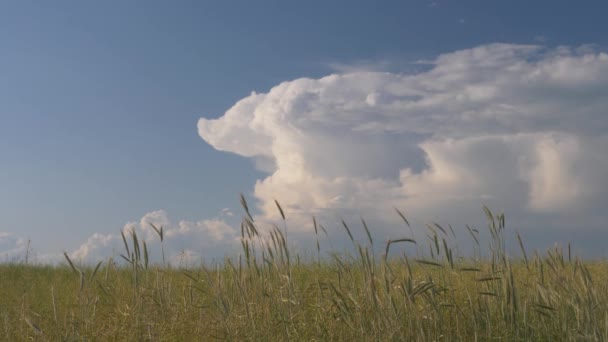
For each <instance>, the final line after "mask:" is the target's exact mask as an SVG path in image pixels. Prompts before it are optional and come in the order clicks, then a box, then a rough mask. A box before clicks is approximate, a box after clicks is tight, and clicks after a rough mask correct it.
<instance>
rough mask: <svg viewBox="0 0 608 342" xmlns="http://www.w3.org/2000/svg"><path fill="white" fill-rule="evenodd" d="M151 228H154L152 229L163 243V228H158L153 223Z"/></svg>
mask: <svg viewBox="0 0 608 342" xmlns="http://www.w3.org/2000/svg"><path fill="white" fill-rule="evenodd" d="M150 226H152V229H154V231H155V232H156V234H158V236H159V237H160V242H163V238H164V236H163V226H160V228H157V227H156V226H155V225H154V224H153V223H150Z"/></svg>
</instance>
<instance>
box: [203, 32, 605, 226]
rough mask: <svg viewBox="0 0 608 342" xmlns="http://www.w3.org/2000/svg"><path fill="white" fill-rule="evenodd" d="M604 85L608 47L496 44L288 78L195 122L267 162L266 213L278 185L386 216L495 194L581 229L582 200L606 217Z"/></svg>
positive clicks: (435, 212)
mask: <svg viewBox="0 0 608 342" xmlns="http://www.w3.org/2000/svg"><path fill="white" fill-rule="evenodd" d="M606 89H608V54H606V53H603V52H597V51H595V50H594V49H593V47H588V46H586V47H582V48H576V49H573V48H568V47H559V48H555V49H547V48H543V47H540V46H534V45H510V44H491V45H484V46H480V47H476V48H473V49H467V50H461V51H456V52H452V53H447V54H442V55H440V56H438V57H437V58H435V59H434V60H433V61H432V64H431V67H430V69H429V70H427V71H425V72H420V73H416V74H398V73H388V72H351V73H344V74H334V75H329V76H326V77H323V78H320V79H309V78H302V79H296V80H293V81H288V82H283V83H281V84H279V85H277V86H275V87H274V88H272V89H271V90H270V91H269V92H268V93H252V94H251V95H250V96H248V97H246V98H243V99H242V100H240V101H238V102H237V103H236V104H235V105H234V106H233V107H232V108H230V109H229V110H228V111H227V112H226V113H225V114H224V115H223V116H221V117H219V118H218V119H201V120H200V121H199V123H198V130H199V134H200V136H201V137H202V138H203V139H204V140H205V141H206V142H208V143H209V144H210V145H212V146H213V147H214V148H216V149H218V150H220V151H227V152H232V153H236V154H239V155H241V156H244V157H248V158H252V159H253V160H255V161H256V164H257V165H258V166H263V167H261V169H262V171H265V172H267V173H268V176H267V177H266V178H264V179H260V180H258V181H257V182H256V184H255V186H254V195H255V198H256V200H257V201H258V205H259V208H260V209H261V217H264V218H269V219H273V218H277V215H278V213H277V210H276V207H275V204H274V199H278V200H279V201H280V202H281V204H282V205H283V207H284V209H285V211H286V212H287V213H288V215H289V214H291V216H296V218H297V216H298V215H300V214H301V215H304V216H306V215H310V214H321V213H324V214H328V213H344V212H357V213H361V214H362V215H364V216H374V215H375V216H377V217H379V218H380V219H381V217H382V216H383V215H384V214H385V213H387V212H388V211H389V210H391V208H392V207H393V206H398V207H401V208H404V209H405V210H406V211H408V212H409V213H411V214H412V215H414V216H417V217H421V218H423V219H429V218H433V217H437V216H440V215H441V216H442V217H449V218H452V219H454V221H456V222H455V223H460V222H467V220H469V219H470V218H469V217H468V215H469V214H470V213H471V212H476V213H478V212H480V207H481V204H482V203H490V204H493V205H495V206H497V207H498V208H500V209H504V210H505V211H506V212H507V214H508V215H509V214H511V215H515V216H516V217H519V218H521V222H527V226H526V227H524V228H532V226H535V225H537V226H543V225H546V224H548V222H549V221H543V220H544V219H543V217H546V215H547V214H550V215H554V217H560V218H563V219H561V220H560V221H559V222H560V225H561V226H562V228H567V227H570V228H577V229H579V228H581V227H580V226H579V224H578V223H577V220H580V219H581V218H584V217H585V216H584V215H586V214H589V213H591V214H593V215H592V216H593V217H598V218H606V217H605V216H606V215H605V214H604V212H603V211H601V209H598V208H597V207H598V206H597V205H596V204H595V203H598V201H602V200H608V196H607V195H608V155H607V154H606V153H605V151H606V150H607V148H608V133H607V132H608V119H607V118H606V113H608V97H606V96H605V95H606ZM465 213H466V214H465ZM575 214H576V215H575ZM600 221H601V220H599V219H598V220H595V221H594V222H589V221H585V223H586V225H588V226H590V227H597V226H598V225H599V224H600V223H599V222H600ZM301 222H308V220H306V221H301ZM551 223H552V224H553V223H555V220H552V221H551ZM309 226H310V224H306V225H304V224H302V225H296V229H298V227H302V228H299V229H301V230H306V229H307V228H310V227H309ZM556 228H558V227H556Z"/></svg>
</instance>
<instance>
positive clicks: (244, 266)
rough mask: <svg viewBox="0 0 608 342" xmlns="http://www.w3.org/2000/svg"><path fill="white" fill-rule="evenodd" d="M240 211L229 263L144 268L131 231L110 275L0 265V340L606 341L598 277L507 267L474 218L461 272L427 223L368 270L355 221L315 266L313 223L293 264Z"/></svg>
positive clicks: (543, 265) (369, 247)
mask: <svg viewBox="0 0 608 342" xmlns="http://www.w3.org/2000/svg"><path fill="white" fill-rule="evenodd" d="M242 204H243V207H244V209H245V212H246V216H245V219H244V221H243V223H242V225H241V243H242V253H241V254H240V255H239V256H235V257H233V258H227V259H226V260H225V261H224V262H223V263H220V264H216V265H213V266H210V265H201V266H200V267H191V268H187V269H186V268H175V267H171V266H169V265H167V264H166V263H165V262H164V248H163V251H162V254H163V263H162V264H161V265H155V264H151V263H150V262H149V252H150V251H148V248H147V245H146V243H145V242H143V241H142V240H140V239H139V238H138V236H137V234H136V233H135V232H134V231H131V232H123V234H122V237H123V243H124V253H123V254H122V255H121V258H122V260H123V261H124V262H125V263H124V264H123V265H122V266H119V265H117V263H115V262H114V261H113V260H111V259H110V260H107V261H105V262H103V263H99V264H97V265H96V267H78V266H77V265H76V264H75V263H74V262H73V261H72V260H70V258H69V256H68V255H67V254H66V255H65V257H66V265H65V266H61V267H50V266H25V265H19V264H4V265H0V286H1V288H2V294H1V295H0V340H6V341H18V340H35V341H84V340H131V341H141V340H150V341H160V340H162V341H165V340H169V341H184V340H205V341H206V340H213V339H219V340H229V341H246V340H261V341H285V340H293V341H304V340H307V341H312V340H314V341H319V340H323V341H325V340H336V341H351V340H365V341H488V340H502V341H579V340H580V341H584V340H589V341H606V340H608V285H607V284H608V282H607V280H608V272H606V271H607V266H606V264H605V263H604V262H583V261H582V260H580V259H578V258H575V257H573V256H572V255H571V251H570V248H569V246H568V250H567V252H566V253H564V251H563V250H562V249H560V248H557V247H556V248H554V249H551V250H549V251H547V252H546V253H544V254H543V255H541V254H539V253H536V254H534V255H533V256H532V255H529V251H526V248H525V241H524V239H522V238H521V236H519V234H518V235H517V238H518V245H519V247H520V249H521V257H518V258H510V257H509V256H508V255H507V253H506V251H505V249H506V248H505V239H504V231H505V229H506V227H505V217H504V215H502V214H501V215H495V214H494V213H492V212H491V211H490V210H489V209H488V208H484V210H485V213H486V216H487V221H488V231H489V233H490V237H491V238H490V241H488V243H489V247H488V248H487V250H485V253H482V249H485V247H484V242H483V241H481V240H480V238H479V231H478V230H476V229H472V228H470V227H467V228H468V232H469V233H470V237H471V239H472V241H473V242H474V245H475V250H476V252H475V253H474V255H473V256H472V257H470V258H459V257H457V256H456V254H457V253H455V247H454V244H455V241H456V235H455V233H454V230H453V229H452V227H451V226H448V227H444V226H441V225H439V224H435V223H433V224H429V225H427V227H426V228H425V229H426V233H427V234H426V239H425V240H418V241H417V240H415V239H414V236H413V230H412V231H411V233H409V234H408V236H401V237H395V238H394V239H391V240H389V241H387V242H384V243H382V244H383V246H382V247H383V248H382V250H383V251H384V253H383V254H382V255H381V256H380V257H377V254H374V252H373V251H374V249H373V247H374V246H375V245H378V244H380V242H379V241H374V239H373V237H372V234H371V233H370V228H369V227H368V225H367V223H366V222H365V220H363V219H362V220H361V224H362V226H363V230H364V232H365V236H366V241H365V243H359V242H357V241H356V240H355V239H354V238H353V234H352V231H353V227H350V226H348V225H347V224H346V222H342V224H343V228H344V230H345V236H346V237H348V239H349V241H351V243H352V245H353V251H354V253H351V254H339V253H335V252H330V253H328V257H327V258H325V257H323V256H322V253H321V248H320V247H319V241H320V239H323V234H322V233H325V235H326V233H327V232H326V230H325V228H323V227H322V226H321V225H319V224H318V223H317V221H316V220H315V219H313V225H314V234H315V242H316V258H312V259H316V260H308V259H307V260H306V261H302V258H301V257H300V256H299V255H297V254H294V253H293V252H292V251H291V250H290V248H288V239H287V232H288V230H287V219H286V216H285V212H284V211H283V209H282V208H281V206H280V205H279V203H278V202H277V203H276V204H277V209H278V210H279V211H280V214H281V219H282V225H283V228H279V227H278V226H273V227H272V228H271V229H270V230H269V231H268V233H266V234H264V233H262V229H261V227H259V226H258V225H257V223H256V222H255V221H254V219H253V217H252V216H251V214H250V213H249V209H248V207H247V203H246V201H245V199H244V198H242ZM397 213H398V215H399V216H400V217H401V218H402V219H403V221H404V224H406V225H408V226H409V221H408V220H407V218H406V217H405V216H404V215H403V214H402V213H401V212H400V211H398V210H397ZM154 229H155V230H156V231H157V233H158V235H159V238H160V239H161V240H162V239H163V233H162V227H161V228H157V227H154ZM408 245H409V246H415V248H416V253H415V254H411V253H410V254H406V253H404V252H403V251H404V247H405V246H408ZM482 254H483V255H486V256H487V257H485V258H482V257H481V255H482Z"/></svg>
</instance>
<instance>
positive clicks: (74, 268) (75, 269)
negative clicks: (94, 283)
mask: <svg viewBox="0 0 608 342" xmlns="http://www.w3.org/2000/svg"><path fill="white" fill-rule="evenodd" d="M63 256H65V259H66V260H67V261H68V264H69V265H70V267H71V268H72V271H74V273H75V274H79V273H80V269H78V268H77V267H76V266H74V263H72V260H71V259H70V257H69V256H68V253H67V252H65V251H64V252H63Z"/></svg>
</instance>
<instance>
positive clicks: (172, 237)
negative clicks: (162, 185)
mask: <svg viewBox="0 0 608 342" xmlns="http://www.w3.org/2000/svg"><path fill="white" fill-rule="evenodd" d="M151 224H153V225H154V226H156V227H157V228H158V229H160V228H161V227H162V228H163V232H164V242H163V243H164V248H165V252H166V256H167V260H169V261H171V262H174V263H178V264H179V262H187V263H193V262H197V261H198V262H200V261H202V259H201V258H202V257H203V256H204V257H207V258H213V257H215V258H222V257H223V256H224V254H226V253H228V254H229V252H230V251H231V249H232V248H234V247H235V245H236V242H237V240H236V239H237V231H236V230H235V229H234V228H233V227H231V226H230V225H229V224H227V223H226V222H224V221H222V220H219V219H212V220H201V221H197V222H192V221H184V220H182V221H179V222H178V223H177V224H173V223H172V222H171V220H170V219H169V217H168V216H167V213H166V212H165V211H164V210H157V211H152V212H149V213H147V214H145V215H144V216H143V217H142V218H141V219H140V220H139V222H129V223H127V224H126V225H125V226H124V227H123V229H122V231H123V232H124V233H125V236H126V238H127V241H128V243H129V245H130V248H131V249H132V247H131V238H130V235H129V232H131V231H135V232H136V233H137V236H138V237H139V239H140V241H146V244H147V245H148V248H149V251H150V253H151V256H152V257H151V259H152V260H154V261H160V260H161V245H160V238H159V236H158V233H157V232H156V231H155V230H154V228H152V226H151ZM140 243H141V242H140ZM124 253H125V252H124V243H123V240H122V237H121V235H120V232H117V233H114V234H99V233H96V234H93V235H92V236H91V237H90V238H89V239H88V240H87V241H86V242H85V243H83V244H82V245H81V246H79V247H78V248H77V249H76V250H74V251H72V252H71V253H70V257H71V258H73V259H75V260H79V261H80V260H82V261H84V262H94V261H97V260H101V259H104V258H107V257H109V256H114V257H118V256H119V255H120V254H124ZM195 259H197V260H195Z"/></svg>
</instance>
